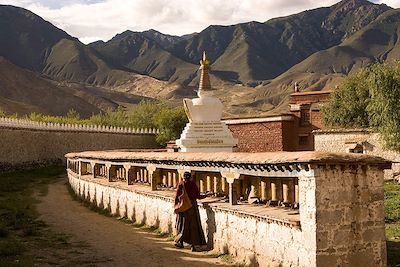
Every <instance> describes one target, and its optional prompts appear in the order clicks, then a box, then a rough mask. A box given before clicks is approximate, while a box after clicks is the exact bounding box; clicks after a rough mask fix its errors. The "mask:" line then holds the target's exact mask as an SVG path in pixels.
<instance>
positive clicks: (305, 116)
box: [300, 109, 310, 126]
mask: <svg viewBox="0 0 400 267" xmlns="http://www.w3.org/2000/svg"><path fill="white" fill-rule="evenodd" d="M309 124H310V110H308V109H302V110H301V111H300V126H308V125H309Z"/></svg>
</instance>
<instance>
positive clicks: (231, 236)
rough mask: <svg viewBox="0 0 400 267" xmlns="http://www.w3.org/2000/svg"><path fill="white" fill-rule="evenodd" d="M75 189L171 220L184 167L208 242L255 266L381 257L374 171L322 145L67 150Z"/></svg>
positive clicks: (159, 221)
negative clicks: (195, 190) (305, 148)
mask: <svg viewBox="0 0 400 267" xmlns="http://www.w3.org/2000/svg"><path fill="white" fill-rule="evenodd" d="M66 158H67V171H68V177H69V183H70V184H71V186H72V188H73V190H74V191H75V192H76V194H77V195H79V196H80V197H82V198H84V199H86V200H87V201H90V202H92V203H93V204H94V205H97V206H98V207H101V208H105V209H109V210H110V212H111V213H112V214H114V215H118V216H122V217H127V218H128V219H130V220H132V221H134V222H137V223H145V224H148V225H154V226H156V227H160V228H161V229H162V230H163V231H165V232H171V231H172V229H173V228H174V227H173V226H174V223H175V215H174V211H173V199H174V189H175V187H176V185H177V184H178V183H179V181H180V180H182V178H183V173H184V172H186V171H189V172H191V173H192V174H193V175H194V177H195V181H196V183H197V184H198V186H199V188H200V190H201V191H202V192H208V193H210V192H211V193H213V196H212V197H208V198H206V199H204V200H201V201H199V210H200V215H201V220H202V225H203V228H204V229H205V230H206V237H207V240H208V246H209V248H210V249H214V250H215V251H216V252H219V253H230V254H233V255H234V256H236V257H238V259H239V260H244V261H245V262H247V263H249V264H258V265H260V266H271V265H273V264H275V265H276V266H307V267H310V266H324V267H325V266H371V264H372V265H373V266H386V239H385V221H384V203H383V200H384V191H383V170H384V169H387V168H390V167H391V163H390V162H389V161H386V160H384V159H382V158H378V157H372V156H368V155H359V154H346V153H343V154H333V153H326V152H276V153H230V152H215V153H167V152H158V153H155V152H129V151H89V152H81V153H69V154H67V155H66Z"/></svg>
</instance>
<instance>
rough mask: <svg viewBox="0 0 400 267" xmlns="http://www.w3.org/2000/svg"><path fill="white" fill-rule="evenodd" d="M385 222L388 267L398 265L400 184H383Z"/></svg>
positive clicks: (399, 252)
mask: <svg viewBox="0 0 400 267" xmlns="http://www.w3.org/2000/svg"><path fill="white" fill-rule="evenodd" d="M385 214H386V217H385V221H386V239H387V258H388V266H389V267H395V266H398V264H400V184H398V183H394V182H387V183H385Z"/></svg>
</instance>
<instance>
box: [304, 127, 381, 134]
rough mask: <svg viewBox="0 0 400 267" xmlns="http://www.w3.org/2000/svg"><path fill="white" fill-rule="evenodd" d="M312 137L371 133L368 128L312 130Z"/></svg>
mask: <svg viewBox="0 0 400 267" xmlns="http://www.w3.org/2000/svg"><path fill="white" fill-rule="evenodd" d="M312 133H313V134H314V135H318V134H340V133H346V134H348V133H366V134H367V133H373V131H372V130H371V129H368V128H332V129H324V130H314V131H313V132H312Z"/></svg>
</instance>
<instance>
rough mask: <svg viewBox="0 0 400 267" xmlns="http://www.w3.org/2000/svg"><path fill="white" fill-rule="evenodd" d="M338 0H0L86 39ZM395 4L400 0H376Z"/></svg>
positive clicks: (180, 28)
mask: <svg viewBox="0 0 400 267" xmlns="http://www.w3.org/2000/svg"><path fill="white" fill-rule="evenodd" d="M336 2H338V0H290V1H289V0H229V1H227V0H212V1H205V0H146V1H143V0H129V1H126V0H63V1H60V0H38V1H34V0H0V4H12V5H16V6H21V7H24V8H27V9H29V10H31V11H32V12H34V13H36V14H38V15H39V16H41V17H43V18H44V19H46V20H48V21H50V22H52V23H53V24H54V25H56V26H57V27H59V28H61V29H63V30H65V31H66V32H68V33H69V34H70V35H72V36H75V37H78V38H79V39H80V40H81V41H83V42H85V43H87V42H91V41H95V40H98V39H102V40H108V39H110V38H111V37H113V36H114V35H115V34H116V33H119V32H123V31H125V30H128V29H130V30H133V31H143V30H148V29H156V30H158V31H161V32H163V33H168V34H175V35H183V34H187V33H193V32H199V31H201V30H202V29H204V28H206V27H207V26H209V25H213V24H218V25H230V24H236V23H240V22H247V21H252V20H255V21H266V20H268V19H270V18H274V17H278V16H285V15H289V14H293V13H296V12H300V11H303V10H305V9H311V8H316V7H320V6H330V5H332V4H334V3H336ZM376 2H385V3H387V4H388V5H390V6H394V7H397V6H400V0H376Z"/></svg>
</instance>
